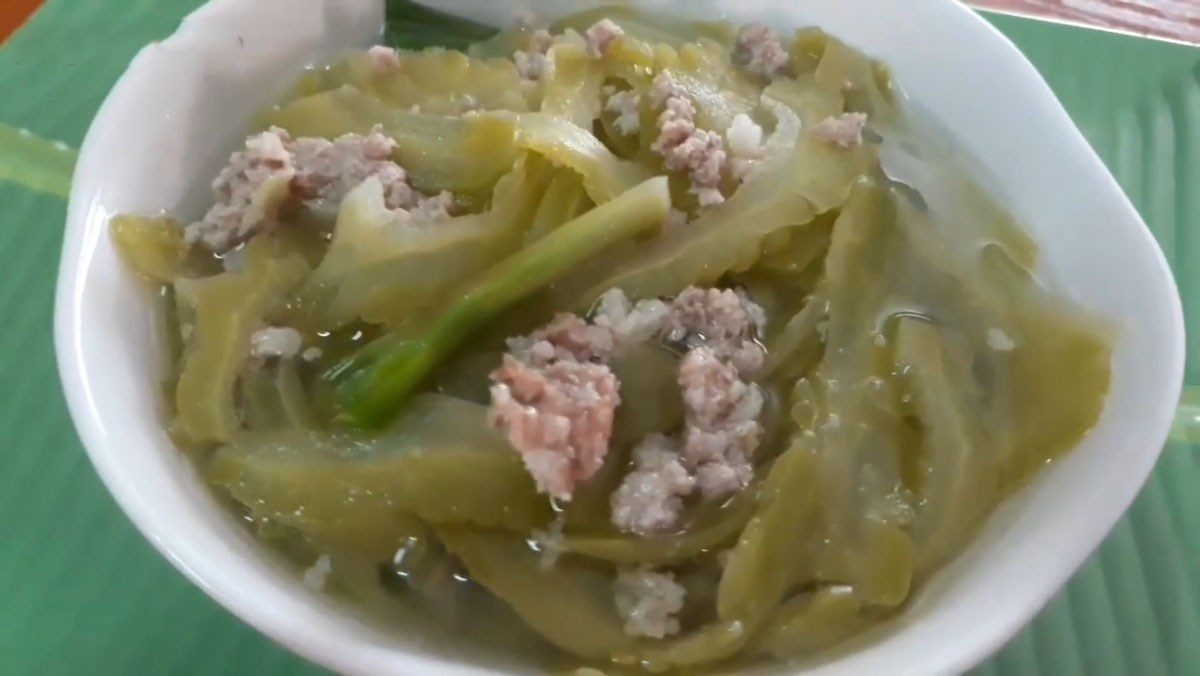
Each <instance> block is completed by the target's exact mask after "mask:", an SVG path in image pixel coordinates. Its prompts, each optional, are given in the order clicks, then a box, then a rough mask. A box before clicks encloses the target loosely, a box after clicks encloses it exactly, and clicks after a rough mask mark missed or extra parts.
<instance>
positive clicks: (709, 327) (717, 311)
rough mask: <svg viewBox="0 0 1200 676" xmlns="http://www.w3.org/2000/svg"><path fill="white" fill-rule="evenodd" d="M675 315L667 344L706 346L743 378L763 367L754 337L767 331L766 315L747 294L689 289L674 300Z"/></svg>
mask: <svg viewBox="0 0 1200 676" xmlns="http://www.w3.org/2000/svg"><path fill="white" fill-rule="evenodd" d="M672 312H673V320H672V325H671V329H670V332H669V333H668V334H667V336H666V337H667V340H668V341H670V342H673V343H678V344H681V345H684V346H685V347H687V348H695V347H699V346H701V345H704V346H706V347H708V348H709V349H711V350H712V351H713V352H714V353H715V354H716V355H717V358H718V359H721V360H727V361H729V362H731V363H732V364H733V365H734V366H736V367H737V369H738V371H739V372H741V373H742V374H743V375H752V374H753V373H755V372H757V371H758V369H760V368H761V367H762V363H763V360H764V358H765V357H766V353H765V351H764V350H763V347H762V345H760V344H759V343H758V341H757V340H756V339H755V336H758V335H762V333H763V331H764V330H765V329H766V314H765V312H764V311H763V309H762V307H761V306H760V305H758V304H757V303H754V302H753V301H751V300H750V299H749V298H747V297H746V296H745V294H742V293H739V292H737V291H732V290H729V289H700V288H697V287H694V286H693V287H688V288H687V289H684V290H683V292H682V293H680V294H679V295H678V296H676V297H675V301H674V303H672Z"/></svg>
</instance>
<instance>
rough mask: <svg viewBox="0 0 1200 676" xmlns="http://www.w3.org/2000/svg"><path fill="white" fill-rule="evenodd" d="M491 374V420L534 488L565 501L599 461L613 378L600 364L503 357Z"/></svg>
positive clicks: (613, 399) (608, 427) (613, 397)
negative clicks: (534, 361) (513, 449)
mask: <svg viewBox="0 0 1200 676" xmlns="http://www.w3.org/2000/svg"><path fill="white" fill-rule="evenodd" d="M491 378H492V381H493V385H492V389H491V395H492V406H491V410H490V420H491V423H492V424H493V425H495V426H496V427H498V428H500V429H502V430H504V431H505V432H506V433H507V435H508V439H509V441H510V442H511V443H512V444H513V446H514V447H516V448H517V449H518V450H519V451H520V452H521V457H522V459H523V460H524V462H525V467H526V469H528V470H529V474H530V475H531V476H532V477H533V479H534V481H535V482H536V483H537V487H538V490H539V491H541V492H543V493H547V494H549V495H551V496H554V497H556V498H558V499H560V500H570V499H571V495H572V494H573V493H574V491H575V486H576V485H577V484H578V483H579V482H581V481H586V480H587V479H589V478H591V477H592V475H594V474H595V473H596V471H597V470H599V469H600V467H601V466H602V465H603V464H604V457H605V455H607V453H608V440H609V438H610V437H611V436H612V426H613V415H614V412H615V410H616V408H617V404H619V403H620V396H619V395H618V393H617V387H618V383H617V378H616V376H614V375H613V372H612V370H611V369H609V368H608V366H606V365H604V364H594V363H590V362H578V361H575V360H573V359H555V360H552V361H550V362H548V363H545V364H542V365H534V364H530V363H527V362H524V361H521V360H519V359H517V358H515V357H513V356H511V355H506V356H505V357H504V362H503V364H502V365H501V367H500V368H499V369H498V370H496V371H495V372H494V373H492V376H491Z"/></svg>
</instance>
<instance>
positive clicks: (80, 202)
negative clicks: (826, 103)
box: [54, 0, 1185, 674]
mask: <svg viewBox="0 0 1200 676" xmlns="http://www.w3.org/2000/svg"><path fill="white" fill-rule="evenodd" d="M243 1H244V0H210V1H209V2H207V3H205V4H203V5H201V6H200V7H199V8H197V9H196V10H195V11H194V12H192V13H191V14H189V15H188V17H187V18H186V19H185V20H184V22H183V23H182V24H181V25H180V28H179V29H178V30H177V31H176V32H175V33H173V34H172V36H170V37H169V38H167V39H166V40H164V41H163V44H173V43H174V42H177V41H179V38H180V36H181V35H183V34H185V33H186V32H187V29H188V28H189V26H193V25H197V24H204V23H207V22H210V21H214V22H215V21H219V20H220V17H221V16H222V14H223V13H224V12H225V11H226V10H227V9H228V8H229V7H232V6H234V5H236V4H239V3H241V2H243ZM372 1H374V0H372ZM931 2H939V3H941V4H944V5H945V6H946V10H945V11H955V12H959V13H960V14H962V15H965V17H960V19H962V18H968V19H969V20H971V21H973V22H974V23H975V24H976V25H977V27H978V28H980V29H982V30H984V31H986V32H987V34H988V35H989V36H990V38H991V39H993V40H998V41H1000V42H1001V43H1002V44H1003V45H1004V46H1005V47H1006V48H1007V49H1008V50H1010V51H1011V52H1012V55H1013V57H1014V58H1017V59H1019V60H1020V61H1021V65H1022V66H1023V67H1025V68H1027V69H1029V71H1031V73H1032V75H1033V76H1034V77H1035V78H1036V80H1037V86H1039V87H1041V88H1043V89H1044V90H1045V94H1046V96H1047V97H1048V98H1049V100H1050V101H1052V102H1053V104H1054V105H1055V106H1057V108H1058V112H1060V113H1061V114H1062V115H1063V116H1064V117H1065V116H1066V112H1065V110H1063V109H1062V106H1061V104H1060V103H1059V101H1058V99H1057V97H1056V96H1055V95H1054V94H1053V93H1052V92H1051V91H1050V89H1049V86H1048V85H1047V84H1046V83H1045V81H1044V80H1043V79H1042V78H1041V76H1040V74H1038V73H1037V72H1036V70H1035V69H1034V68H1033V66H1032V64H1030V63H1029V61H1028V60H1027V59H1026V58H1025V56H1024V55H1023V54H1022V53H1021V52H1020V50H1019V49H1018V48H1017V47H1016V45H1015V44H1013V43H1012V41H1011V40H1009V38H1008V37H1007V36H1005V35H1004V34H1003V33H1001V32H1000V31H999V30H998V29H997V28H995V27H994V26H993V25H992V24H990V23H989V22H987V21H985V20H984V19H983V18H982V17H980V16H979V15H977V14H976V13H975V12H974V11H973V10H971V9H969V8H968V7H966V6H965V5H964V4H962V3H961V2H959V1H958V0H931ZM152 57H153V55H152V54H151V53H150V48H149V47H148V48H146V49H143V50H142V51H141V52H139V54H138V55H137V56H136V57H135V58H134V60H133V61H132V62H131V64H130V66H129V67H128V69H127V70H126V71H125V72H124V73H123V74H122V76H121V78H120V79H119V80H118V82H117V83H116V85H115V86H114V87H113V89H112V90H111V91H110V93H109V94H108V96H107V97H106V98H105V101H104V103H103V104H102V106H101V107H100V109H99V111H98V113H97V115H96V118H95V120H94V121H93V123H92V125H91V127H90V128H89V131H88V134H87V137H86V138H85V140H84V143H83V145H82V148H81V151H80V161H79V163H78V164H77V169H76V176H75V179H76V180H75V181H74V182H73V186H72V191H71V196H70V205H69V211H68V219H67V228H66V233H65V236H64V243H63V250H62V259H61V263H60V268H59V276H58V283H57V289H56V299H55V312H54V315H55V320H54V342H55V352H56V359H57V364H58V371H59V376H60V381H61V384H62V387H63V391H64V395H65V398H66V401H67V404H68V409H69V412H70V415H71V419H72V421H73V423H74V425H75V428H76V430H77V432H78V434H79V437H80V439H81V441H82V443H83V445H84V447H85V450H86V452H87V454H88V456H89V458H90V461H91V462H92V464H93V466H94V467H95V468H96V471H97V473H98V475H99V476H100V478H101V479H102V481H103V482H104V484H105V486H106V488H107V489H108V490H109V492H110V493H111V494H112V495H113V497H114V498H115V499H116V501H117V503H118V504H119V505H120V507H121V509H122V511H123V512H124V513H125V514H126V516H127V517H128V518H129V519H130V520H131V521H132V522H133V523H134V525H135V526H136V527H137V528H138V530H139V532H141V534H142V535H143V536H144V537H145V538H146V539H147V540H148V541H149V542H150V544H151V545H152V546H153V547H154V548H155V549H156V550H157V551H158V552H159V553H160V554H161V555H162V556H163V557H164V558H166V559H167V560H168V561H169V562H170V563H171V564H172V565H173V566H174V567H175V568H176V569H177V570H179V571H180V572H181V573H183V574H184V575H185V577H187V578H188V579H189V580H191V582H192V583H193V584H195V585H196V586H198V587H199V588H200V589H202V590H203V591H204V592H205V594H207V595H208V596H209V597H211V598H212V599H214V600H215V601H217V602H218V603H219V604H221V605H222V606H224V607H225V608H226V609H228V610H229V611H231V612H232V613H233V614H234V615H235V616H237V617H238V618H239V619H241V620H243V621H245V622H247V623H248V624H250V625H251V626H252V627H254V628H256V629H257V630H258V631H260V632H262V633H263V634H264V635H266V636H268V637H269V638H271V639H272V640H274V641H275V642H277V643H279V644H281V645H283V646H285V647H287V648H288V649H289V650H291V651H293V652H295V653H296V654H298V655H300V656H302V657H304V658H305V659H308V660H309V661H311V662H313V663H316V664H320V665H324V666H326V667H330V668H333V669H336V670H338V671H339V672H344V673H374V672H375V671H374V670H375V669H376V668H377V667H378V666H381V665H384V664H388V665H390V666H391V667H393V668H395V667H401V668H403V669H410V670H413V671H417V672H418V673H421V672H424V671H425V670H439V671H440V672H441V673H461V674H477V673H485V672H487V671H489V670H488V669H486V668H479V667H475V666H472V665H470V664H466V663H462V662H446V661H443V660H441V659H438V658H437V657H434V656H429V655H424V654H421V653H418V652H412V651H401V650H393V651H389V652H387V653H386V654H375V655H371V654H366V653H364V652H363V650H367V649H369V648H370V647H369V646H365V645H364V646H362V649H363V650H359V649H358V648H355V649H354V650H347V649H346V648H347V647H348V646H346V645H344V644H339V643H336V642H333V641H330V640H326V639H325V637H323V636H322V635H320V633H318V632H315V631H312V630H309V629H307V628H306V627H303V626H297V625H295V624H289V623H288V622H287V621H286V620H285V619H281V618H279V617H278V616H277V615H275V614H273V613H271V612H270V609H269V608H266V607H262V606H260V605H258V604H256V603H254V602H253V600H252V599H247V598H242V597H239V596H237V595H235V594H233V593H232V592H231V591H230V590H229V589H228V588H226V587H225V586H223V585H222V584H221V581H220V578H219V577H215V576H214V575H213V572H214V569H213V567H212V564H213V563H214V562H213V561H207V562H205V561H204V560H203V558H204V557H203V556H202V555H200V554H198V552H197V551H196V550H195V549H193V548H192V547H190V546H187V545H186V543H187V541H188V540H189V539H190V536H185V535H182V534H180V533H178V531H177V530H173V529H172V528H171V527H170V522H169V521H168V520H167V519H166V518H165V517H164V516H162V515H159V514H157V513H156V512H155V510H154V508H153V505H151V504H148V503H146V502H144V501H143V500H142V499H141V498H140V497H139V495H138V490H137V487H136V486H135V485H134V484H132V483H130V482H128V481H126V480H125V478H124V476H123V473H124V471H125V469H124V468H123V467H122V463H121V462H120V461H119V458H118V456H116V455H113V454H111V453H109V452H108V449H107V444H108V442H107V441H106V438H105V437H106V433H105V431H104V429H103V425H102V423H101V421H100V420H99V419H98V417H97V414H96V411H95V405H94V402H93V401H92V397H93V396H94V391H93V390H94V388H93V383H91V382H89V381H88V379H87V377H86V364H85V359H84V357H83V352H82V350H81V349H80V348H81V344H80V331H79V323H78V311H79V303H80V300H81V295H80V278H81V275H80V274H79V272H80V267H81V266H82V265H84V264H86V261H85V260H84V254H85V249H86V247H85V246H84V242H83V241H82V239H83V237H84V235H85V234H86V229H87V225H88V222H89V220H90V218H91V214H90V212H91V210H92V209H93V207H94V203H93V199H94V195H84V194H81V193H80V191H79V190H76V187H75V186H78V185H82V184H84V181H81V180H79V179H80V178H81V177H82V176H84V175H85V173H86V172H87V170H88V169H87V168H88V165H89V162H87V161H85V160H87V159H88V158H89V157H90V156H91V152H92V148H93V146H94V145H95V144H96V139H95V138H94V135H93V132H94V131H95V130H96V129H98V128H101V127H103V126H105V125H106V124H108V123H109V122H110V119H109V118H111V117H113V116H114V109H115V108H116V107H117V103H116V102H118V101H120V100H122V99H123V98H126V97H127V96H128V93H129V91H130V90H131V88H132V87H131V82H132V81H134V80H135V76H136V74H137V73H138V72H139V69H140V68H141V67H142V66H144V65H145V62H146V61H147V60H149V59H151V58H152ZM1068 119H1069V118H1068ZM1070 128H1071V130H1072V131H1073V133H1074V134H1076V135H1078V137H1079V140H1081V141H1082V142H1083V144H1084V146H1085V147H1086V148H1087V151H1088V153H1089V158H1088V159H1089V160H1090V161H1091V162H1094V163H1096V164H1098V165H1099V166H1100V167H1101V168H1103V169H1104V174H1105V176H1106V177H1107V182H1108V184H1109V185H1108V187H1109V189H1110V190H1112V191H1114V192H1115V193H1116V194H1118V195H1120V198H1121V200H1122V201H1123V202H1124V205H1125V207H1126V208H1127V209H1128V211H1129V212H1130V213H1131V214H1133V216H1134V218H1136V220H1137V222H1138V223H1139V224H1140V225H1141V228H1142V230H1143V234H1144V235H1145V237H1147V238H1149V239H1150V240H1151V241H1152V242H1153V237H1152V235H1151V234H1150V231H1149V229H1148V228H1147V227H1146V225H1145V223H1144V221H1143V220H1142V219H1141V217H1140V215H1139V214H1138V213H1137V211H1136V209H1135V208H1134V207H1133V205H1132V203H1131V202H1130V201H1129V199H1128V197H1127V196H1126V195H1125V193H1124V191H1123V190H1122V189H1121V188H1120V186H1119V185H1118V184H1117V182H1116V180H1115V178H1113V177H1112V174H1111V173H1110V172H1109V171H1108V170H1107V168H1106V167H1104V165H1103V164H1102V162H1101V161H1100V159H1099V157H1098V156H1097V155H1096V153H1095V151H1094V150H1093V149H1092V148H1091V146H1090V144H1087V142H1086V140H1084V139H1083V137H1082V134H1081V132H1080V131H1079V130H1078V128H1077V127H1076V126H1075V124H1074V122H1073V121H1072V122H1071V123H1070ZM1153 249H1154V253H1155V255H1156V262H1157V265H1158V268H1159V272H1160V273H1161V274H1163V275H1164V276H1165V277H1166V280H1167V284H1168V285H1169V290H1170V292H1171V294H1172V297H1171V298H1170V299H1169V302H1170V305H1171V307H1170V312H1171V323H1170V327H1169V328H1170V331H1171V336H1170V337H1169V343H1170V345H1171V350H1170V353H1169V354H1166V355H1163V359H1166V360H1168V361H1169V362H1170V369H1169V370H1170V372H1171V373H1175V374H1177V378H1176V379H1175V382H1170V383H1167V384H1166V385H1165V386H1164V388H1165V389H1167V390H1168V391H1170V392H1174V393H1175V396H1176V397H1177V395H1178V391H1179V390H1180V389H1181V388H1182V383H1183V373H1184V353H1185V336H1184V323H1183V312H1182V302H1181V299H1180V297H1179V292H1178V288H1177V287H1176V282H1175V279H1174V276H1173V275H1172V273H1171V271H1170V268H1169V265H1168V263H1167V259H1166V257H1165V256H1164V254H1163V252H1162V250H1161V248H1160V247H1159V246H1158V245H1157V243H1156V242H1154V244H1153ZM1161 413H1162V415H1160V416H1159V419H1157V420H1153V421H1147V425H1146V427H1147V429H1149V430H1151V431H1153V432H1154V433H1152V434H1148V435H1147V438H1149V439H1153V440H1156V441H1157V445H1156V448H1157V449H1158V450H1156V451H1154V452H1153V453H1150V452H1149V451H1147V453H1146V454H1145V457H1143V458H1142V461H1141V464H1142V465H1143V466H1144V467H1143V466H1139V467H1132V464H1133V463H1132V462H1131V470H1133V471H1134V473H1135V474H1136V475H1137V482H1136V483H1137V487H1138V488H1137V490H1133V491H1130V494H1129V495H1128V496H1125V497H1123V498H1122V499H1121V500H1120V501H1119V506H1120V509H1119V510H1114V513H1115V516H1114V517H1113V518H1112V519H1111V521H1105V523H1103V524H1102V525H1103V528H1102V531H1103V533H1104V534H1107V533H1108V532H1109V531H1110V530H1111V529H1112V528H1113V526H1115V524H1116V522H1117V520H1118V519H1119V518H1120V516H1121V515H1122V514H1124V512H1125V511H1126V510H1127V509H1128V507H1129V505H1130V504H1131V503H1132V502H1133V500H1134V498H1136V496H1137V495H1138V493H1140V490H1141V487H1142V486H1143V485H1144V484H1145V481H1146V479H1147V478H1148V476H1149V474H1150V471H1151V470H1152V469H1153V467H1154V465H1155V463H1156V461H1157V458H1158V454H1159V453H1160V452H1161V447H1162V442H1163V441H1165V439H1166V436H1167V433H1168V431H1169V429H1170V423H1171V419H1172V418H1171V414H1170V412H1168V411H1162V412H1161ZM1147 447H1148V448H1149V444H1147ZM1143 470H1144V471H1143ZM1103 539H1104V538H1103V537H1100V538H1097V539H1096V541H1095V543H1094V545H1093V546H1092V548H1091V549H1089V550H1088V551H1087V552H1084V553H1083V554H1081V555H1079V556H1078V557H1077V560H1072V561H1070V562H1069V565H1063V566H1062V567H1061V568H1060V569H1058V570H1056V571H1055V572H1054V573H1053V574H1050V575H1046V576H1044V578H1043V579H1042V582H1041V583H1040V584H1041V586H1042V587H1045V588H1048V589H1050V593H1047V594H1045V595H1044V596H1045V602H1043V604H1042V605H1040V606H1037V607H1030V608H1028V609H1027V612H1025V613H1023V614H1019V616H1013V617H1011V618H1010V620H1009V621H1008V622H1005V623H993V624H992V628H991V629H990V630H989V631H988V632H986V636H984V637H982V638H977V639H976V640H975V641H973V642H971V647H970V648H967V649H961V650H958V651H948V652H947V653H945V654H944V655H943V657H942V659H941V660H940V661H931V662H930V663H929V666H931V668H932V669H933V670H934V671H935V672H937V673H959V672H962V671H965V670H967V669H969V668H971V667H973V666H975V665H976V664H978V663H979V662H980V661H982V660H983V659H985V658H986V657H987V656H989V655H991V654H992V653H994V652H995V651H996V650H998V649H999V648H1000V647H1002V646H1003V644H1004V643H1005V642H1007V641H1008V640H1009V639H1010V638H1011V637H1012V636H1013V635H1014V634H1015V633H1016V632H1017V631H1019V630H1020V629H1021V628H1022V627H1024V626H1025V625H1026V624H1027V623H1028V622H1029V621H1030V620H1031V619H1032V618H1033V617H1034V616H1035V615H1036V613H1037V612H1039V611H1040V610H1041V608H1042V607H1044V605H1045V603H1046V602H1048V601H1049V600H1050V598H1051V597H1052V595H1053V591H1054V590H1057V589H1059V588H1061V587H1062V585H1063V584H1065V583H1066V581H1067V580H1068V579H1069V578H1070V577H1071V576H1073V575H1074V574H1075V572H1076V571H1077V570H1078V569H1079V568H1080V566H1082V565H1083V563H1085V561H1086V560H1087V558H1088V557H1089V556H1090V555H1091V553H1092V552H1093V551H1094V550H1095V549H1096V548H1097V547H1099V545H1100V544H1101V543H1102V542H1103ZM418 670H419V671H418Z"/></svg>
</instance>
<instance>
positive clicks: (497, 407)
mask: <svg viewBox="0 0 1200 676" xmlns="http://www.w3.org/2000/svg"><path fill="white" fill-rule="evenodd" d="M765 322H766V317H765V315H764V313H763V310H762V308H761V307H760V306H758V305H757V304H755V303H753V302H752V301H750V299H749V298H747V297H746V296H745V295H744V294H742V293H740V292H736V291H731V290H721V289H699V288H695V287H689V288H688V289H685V290H684V291H683V293H681V294H679V296H677V297H676V298H674V299H673V300H671V301H669V302H668V301H664V300H661V299H657V298H648V299H643V300H640V301H638V302H637V303H633V302H632V301H630V300H629V298H628V297H627V296H626V295H625V293H624V292H623V291H621V290H620V289H610V290H609V291H608V292H606V293H605V294H604V295H603V296H602V297H601V298H600V300H599V302H598V303H597V305H596V308H595V311H594V312H593V313H592V317H591V321H588V320H585V319H583V318H581V317H579V316H577V315H573V314H568V313H563V314H559V315H558V316H556V317H555V318H554V319H553V320H552V321H551V322H550V323H549V324H547V325H546V326H544V327H542V328H540V329H538V330H536V331H534V332H533V333H531V334H529V335H528V336H521V337H517V338H511V339H509V341H508V349H509V354H507V355H505V357H504V361H503V365H502V366H501V368H500V369H498V370H497V371H495V372H494V373H493V374H492V376H491V379H492V381H493V386H492V390H491V396H492V405H491V421H492V424H493V425H495V426H497V427H499V428H500V429H502V430H504V431H505V433H506V434H507V435H508V439H509V441H510V442H511V443H512V445H513V446H514V447H515V448H516V449H517V451H518V452H520V453H521V455H522V457H523V459H524V460H525V465H526V467H527V469H528V470H529V472H530V474H531V475H532V476H533V478H534V480H535V481H536V483H537V485H538V488H539V490H541V491H543V492H546V493H549V494H551V495H553V496H555V497H557V498H560V499H564V500H569V499H570V498H571V495H572V494H573V493H574V490H575V487H576V486H577V485H578V484H579V483H580V482H582V481H586V480H587V479H589V478H590V477H591V476H592V475H594V474H595V472H596V471H597V470H598V469H599V468H600V466H601V465H602V464H603V462H604V458H605V457H606V456H607V454H608V442H609V440H610V439H611V437H612V425H613V419H614V417H615V411H616V407H617V406H618V404H619V403H620V397H619V396H618V389H619V385H620V384H619V383H618V382H617V380H616V376H615V375H614V374H613V372H612V370H611V368H610V367H609V366H608V361H609V360H610V359H611V358H612V357H613V355H614V354H619V352H620V350H621V349H622V348H623V347H624V346H628V345H633V344H639V343H643V342H645V341H648V340H661V341H663V342H664V343H667V344H670V345H673V346H675V347H676V348H678V349H681V350H683V351H686V353H687V354H686V356H685V357H684V358H683V361H682V362H681V366H680V371H679V386H680V388H681V391H682V394H683V401H684V408H685V413H686V415H685V422H686V425H685V429H684V431H683V432H681V433H680V434H678V435H676V436H675V437H665V436H661V435H652V436H650V437H647V438H646V439H643V440H642V442H641V443H639V444H638V445H637V446H636V447H635V449H634V451H633V468H632V471H631V472H630V473H629V474H628V475H627V476H626V477H625V479H624V481H623V482H622V484H621V485H620V487H619V488H618V489H617V490H616V491H615V492H614V493H613V495H612V498H611V506H612V512H613V521H614V523H615V524H616V525H617V526H618V527H619V528H621V529H622V530H625V531H629V532H635V533H640V534H652V533H661V532H665V531H668V530H670V529H671V528H673V527H675V526H676V525H677V524H678V521H679V516H680V513H681V511H682V509H683V500H684V498H685V497H686V496H688V495H690V494H692V493H694V492H696V491H697V490H699V492H700V494H701V496H703V497H704V498H706V499H714V498H719V497H723V496H727V495H729V494H730V493H732V492H734V491H736V490H739V489H740V488H742V487H744V486H745V485H746V484H747V483H748V482H749V480H750V478H751V476H752V471H751V462H750V461H751V458H752V456H753V453H754V450H755V448H756V447H757V444H758V437H759V436H760V433H761V428H760V426H759V425H758V423H757V418H758V416H759V414H760V413H761V411H762V406H763V398H762V393H761V392H760V391H759V390H758V389H757V388H756V387H755V386H753V385H751V384H749V383H748V382H746V381H745V380H743V377H744V376H746V375H749V374H752V373H753V372H754V371H756V370H757V369H758V368H759V367H761V365H762V361H763V351H762V347H761V346H760V345H759V344H758V342H757V340H756V337H757V336H758V335H759V334H761V332H762V331H763V329H764V324H765Z"/></svg>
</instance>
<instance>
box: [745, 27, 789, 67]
mask: <svg viewBox="0 0 1200 676" xmlns="http://www.w3.org/2000/svg"><path fill="white" fill-rule="evenodd" d="M733 62H734V63H736V64H738V65H740V66H742V67H743V68H745V69H746V71H747V72H749V73H752V74H753V75H756V76H758V77H761V78H764V79H768V80H769V79H771V78H773V77H775V76H776V75H779V74H780V73H782V72H783V70H784V69H785V68H787V64H788V54H787V50H785V49H784V48H783V45H782V44H781V43H780V42H779V39H778V38H777V37H775V33H774V31H772V30H771V29H770V28H768V27H766V26H764V25H763V24H761V23H751V24H746V25H745V26H743V27H742V30H741V31H739V32H738V36H737V42H735V43H734V47H733Z"/></svg>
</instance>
